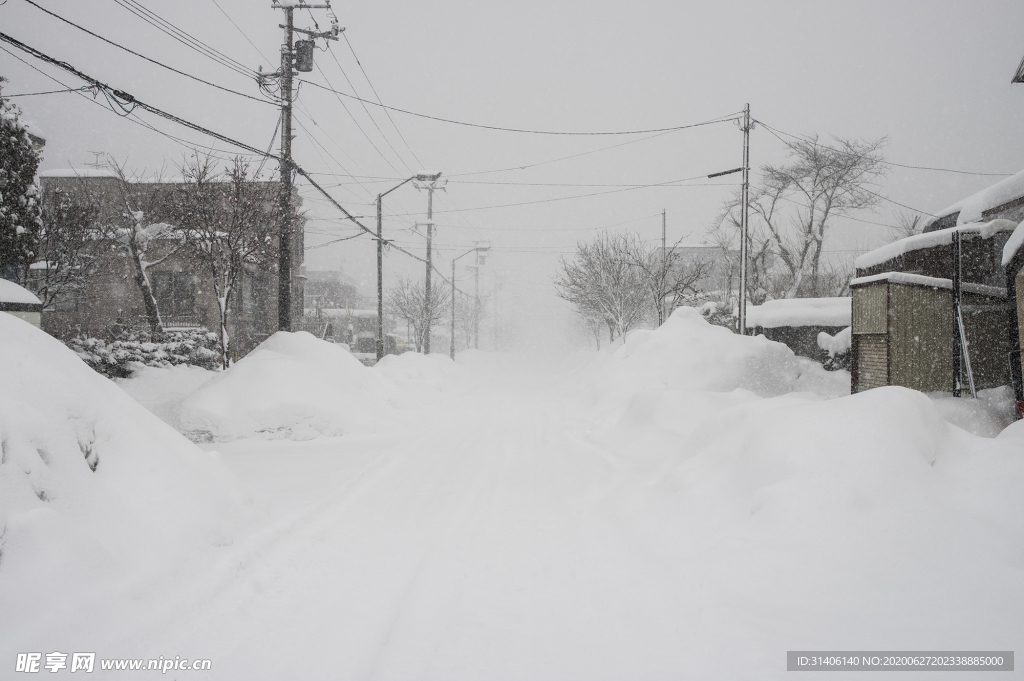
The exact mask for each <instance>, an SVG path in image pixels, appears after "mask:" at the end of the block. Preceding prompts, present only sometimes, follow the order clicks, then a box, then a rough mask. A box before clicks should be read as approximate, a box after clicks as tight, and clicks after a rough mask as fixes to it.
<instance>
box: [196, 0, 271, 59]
mask: <svg viewBox="0 0 1024 681" xmlns="http://www.w3.org/2000/svg"><path fill="white" fill-rule="evenodd" d="M211 2H213V4H215V5H216V6H217V9H219V10H220V13H221V14H223V15H224V16H225V17H227V20H228V21H230V22H231V25H232V26H234V27H235V28H236V29H238V32H239V33H241V34H242V37H243V38H245V40H246V42H248V43H249V44H250V45H252V48H253V49H254V50H256V53H257V54H258V55H260V56H261V57H263V59H264V61H266V62H267V64H273V62H272V61H271V60H270V58H269V57H267V55H265V54H263V51H262V50H261V49H260V48H258V47H256V43H254V42H253V41H251V40H249V36H247V35H246V34H245V31H243V30H242V29H241V28H240V27H239V26H238V24H236V23H235V20H234V19H232V18H231V15H229V14H228V13H227V12H225V11H224V8H223V7H221V6H220V3H219V2H217V0H211ZM268 68H269V67H268Z"/></svg>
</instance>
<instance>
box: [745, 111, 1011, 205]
mask: <svg viewBox="0 0 1024 681" xmlns="http://www.w3.org/2000/svg"><path fill="white" fill-rule="evenodd" d="M757 122H758V123H760V124H761V125H763V126H764V127H765V128H767V129H768V130H770V131H773V132H777V133H780V134H782V135H786V136H787V137H792V138H793V139H798V140H802V141H804V142H809V143H812V144H817V145H818V146H823V147H828V148H830V149H834V148H835V147H830V146H829V145H827V144H821V143H820V142H816V141H815V140H812V139H810V138H809V137H806V136H802V135H794V134H793V133H791V132H785V131H784V130H779V129H778V128H775V127H772V126H770V125H768V124H767V123H765V122H764V121H760V120H759V121H757ZM780 141H781V142H782V143H783V144H785V145H787V146H788V145H789V143H788V142H786V140H780ZM886 163H887V164H888V165H891V166H896V167H897V168H910V169H911V170H934V171H936V172H941V173H956V174H958V175H980V176H982V177H1010V176H1011V175H1014V173H976V172H973V171H970V170H954V169H952V168H935V167H932V166H913V165H907V164H905V163H896V162H895V161H886ZM911 210H913V209H911Z"/></svg>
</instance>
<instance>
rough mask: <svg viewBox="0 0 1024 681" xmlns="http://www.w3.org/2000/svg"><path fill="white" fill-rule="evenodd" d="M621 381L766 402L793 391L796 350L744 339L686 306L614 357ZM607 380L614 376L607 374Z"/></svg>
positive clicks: (797, 370)
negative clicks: (742, 394) (736, 393)
mask: <svg viewBox="0 0 1024 681" xmlns="http://www.w3.org/2000/svg"><path fill="white" fill-rule="evenodd" d="M608 359H610V360H611V361H610V365H611V366H610V367H606V368H609V369H611V370H612V372H613V373H614V374H616V375H617V380H618V381H620V382H624V383H628V384H632V385H634V386H638V387H639V386H663V387H667V388H673V389H677V390H702V391H711V392H728V391H731V390H736V389H743V390H749V391H751V392H753V393H756V394H757V395H760V396H762V397H767V396H772V395H782V394H785V393H787V392H790V391H791V390H793V386H794V383H795V381H796V380H797V379H798V378H799V376H800V365H799V363H798V362H797V360H796V357H795V355H794V354H793V351H792V350H790V349H789V348H788V347H786V346H785V345H783V344H782V343H776V342H774V341H770V340H768V339H766V338H765V337H764V336H755V337H750V336H738V335H736V334H734V333H732V332H731V331H729V330H728V329H725V328H723V327H720V326H714V325H712V324H709V323H708V322H707V321H706V320H705V319H704V317H703V316H702V315H701V314H700V312H698V311H697V310H695V309H693V308H690V307H682V308H679V309H677V310H676V311H675V312H673V313H672V316H671V317H669V318H668V320H667V321H666V322H665V323H664V324H662V325H661V326H660V327H659V328H658V329H656V330H654V331H647V330H643V331H634V332H633V333H632V334H630V335H629V337H628V338H626V342H625V344H624V345H623V346H622V347H621V348H619V349H618V350H617V351H616V352H615V353H614V354H613V355H612V356H611V357H610V358H608ZM597 373H598V374H605V376H604V377H603V380H607V379H608V378H609V377H608V376H607V374H606V372H597Z"/></svg>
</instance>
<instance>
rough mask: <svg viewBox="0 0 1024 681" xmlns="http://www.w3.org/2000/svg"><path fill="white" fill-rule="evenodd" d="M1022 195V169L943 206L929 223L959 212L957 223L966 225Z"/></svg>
mask: <svg viewBox="0 0 1024 681" xmlns="http://www.w3.org/2000/svg"><path fill="white" fill-rule="evenodd" d="M1022 196H1024V170H1022V171H1020V172H1019V173H1017V174H1016V175H1011V176H1010V177H1007V178H1005V179H1003V180H1000V181H999V182H996V183H995V184H994V185H991V186H989V187H985V188H984V189H982V190H981V191H980V192H977V193H975V194H971V195H970V196H968V197H967V198H966V199H961V200H960V201H957V202H956V203H954V204H953V205H952V206H949V207H947V208H944V209H942V210H940V211H939V212H938V213H936V214H935V217H934V218H932V219H931V220H930V221H929V223H931V222H934V221H935V220H938V219H939V218H943V217H946V216H947V215H952V214H953V213H956V212H957V211H959V212H960V215H959V217H957V219H956V223H957V224H958V225H966V224H969V223H971V222H977V221H979V220H981V214H982V213H984V212H985V211H987V210H991V209H992V208H996V207H998V206H1001V205H1003V204H1004V203H1008V202H1010V201H1013V200H1014V199H1017V198H1020V197H1022Z"/></svg>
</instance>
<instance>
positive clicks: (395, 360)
mask: <svg viewBox="0 0 1024 681" xmlns="http://www.w3.org/2000/svg"><path fill="white" fill-rule="evenodd" d="M373 371H374V372H375V373H377V374H380V375H382V376H386V377H387V378H388V379H389V380H390V381H391V382H393V383H394V384H395V385H397V386H398V387H399V388H401V389H402V390H428V391H446V390H452V389H454V388H456V387H458V386H460V385H462V384H463V383H464V382H465V379H466V371H465V369H463V368H462V367H460V366H459V365H458V364H456V363H455V362H453V361H452V360H451V359H450V358H449V357H448V356H447V355H441V354H436V353H435V354H430V355H421V354H420V353H418V352H403V353H402V354H400V355H385V356H384V357H383V358H382V359H381V360H380V361H379V362H377V363H376V364H375V365H374V367H373Z"/></svg>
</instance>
